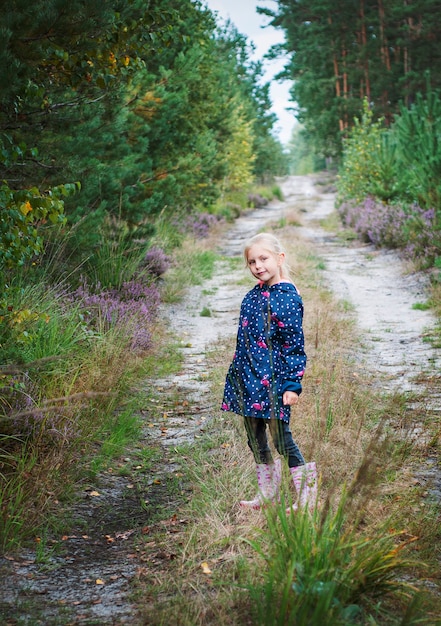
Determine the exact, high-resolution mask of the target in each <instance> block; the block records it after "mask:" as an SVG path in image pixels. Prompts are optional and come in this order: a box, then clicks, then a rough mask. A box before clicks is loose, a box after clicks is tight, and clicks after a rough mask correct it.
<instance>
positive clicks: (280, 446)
mask: <svg viewBox="0 0 441 626" xmlns="http://www.w3.org/2000/svg"><path fill="white" fill-rule="evenodd" d="M244 422H245V429H246V431H247V435H248V446H249V447H250V449H251V452H252V453H253V455H254V460H255V461H256V463H259V464H260V463H265V464H268V463H272V461H273V458H272V454H271V450H270V447H269V445H268V437H267V433H266V428H267V426H268V428H269V431H270V433H271V437H272V439H273V441H274V445H275V447H276V450H277V452H278V453H279V454H281V455H282V456H284V457H285V458H286V459H287V461H288V465H289V467H298V466H299V465H305V459H304V458H303V456H302V453H301V452H300V450H299V448H298V446H297V444H296V443H295V441H294V439H293V438H292V434H291V430H290V428H289V424H288V423H286V422H283V421H282V420H278V419H269V420H267V419H264V418H262V417H244Z"/></svg>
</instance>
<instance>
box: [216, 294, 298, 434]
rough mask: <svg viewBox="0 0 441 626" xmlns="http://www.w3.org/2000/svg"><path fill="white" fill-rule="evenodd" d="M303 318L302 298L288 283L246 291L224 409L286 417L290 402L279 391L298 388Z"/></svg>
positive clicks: (267, 416)
mask: <svg viewBox="0 0 441 626" xmlns="http://www.w3.org/2000/svg"><path fill="white" fill-rule="evenodd" d="M302 321H303V303H302V299H301V297H300V295H299V293H298V291H297V289H296V287H295V286H294V285H293V284H292V283H289V282H280V283H276V284H275V285H272V286H271V287H269V286H268V285H265V284H261V283H259V284H257V285H256V286H255V287H254V288H253V289H252V290H251V291H249V292H248V293H247V294H246V296H245V298H244V299H243V301H242V305H241V309H240V318H239V328H238V331H237V343H236V352H235V354H234V357H233V362H232V363H231V365H230V367H229V370H228V374H227V377H226V382H225V389H224V397H223V402H222V409H223V410H224V411H231V412H233V413H238V414H239V415H244V416H247V417H261V418H265V419H270V418H277V419H281V420H283V421H284V422H289V418H290V407H289V406H285V405H284V404H283V402H282V397H283V393H284V392H285V391H295V392H297V393H298V394H300V393H301V391H302V383H301V381H302V377H303V374H304V371H305V366H306V354H305V347H304V336H303V329H302Z"/></svg>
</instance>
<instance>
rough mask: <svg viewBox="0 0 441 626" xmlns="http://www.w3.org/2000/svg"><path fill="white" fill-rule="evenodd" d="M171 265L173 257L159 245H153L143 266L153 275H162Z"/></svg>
mask: <svg viewBox="0 0 441 626" xmlns="http://www.w3.org/2000/svg"><path fill="white" fill-rule="evenodd" d="M170 265H171V259H170V257H169V256H167V255H166V254H165V252H164V250H163V249H162V248H159V247H158V246H152V247H151V248H150V250H148V251H147V253H146V255H145V257H144V262H143V266H144V267H145V268H146V269H147V270H148V271H149V273H150V274H151V275H152V276H156V277H157V278H159V276H162V274H165V272H166V271H167V270H168V268H169V267H170Z"/></svg>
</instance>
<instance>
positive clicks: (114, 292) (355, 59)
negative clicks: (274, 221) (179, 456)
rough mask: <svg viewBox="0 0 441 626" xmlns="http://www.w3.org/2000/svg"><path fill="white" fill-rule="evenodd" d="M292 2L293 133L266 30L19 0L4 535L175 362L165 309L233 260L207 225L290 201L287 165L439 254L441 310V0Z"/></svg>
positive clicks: (12, 102)
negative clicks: (251, 36) (170, 358)
mask: <svg viewBox="0 0 441 626" xmlns="http://www.w3.org/2000/svg"><path fill="white" fill-rule="evenodd" d="M276 5H277V6H276V9H275V10H274V11H268V10H267V9H261V11H262V12H264V13H265V14H267V15H268V16H269V17H270V19H271V23H272V24H273V26H275V27H277V28H281V29H282V30H283V31H284V33H285V44H283V45H281V46H278V47H277V48H276V49H273V50H272V51H271V52H270V54H272V55H283V56H284V57H285V58H286V68H285V72H284V76H285V78H290V79H292V80H293V88H292V98H293V102H295V103H296V104H297V107H298V114H297V117H298V119H299V122H300V124H299V126H298V127H297V129H296V131H295V132H294V134H293V138H292V141H291V142H290V144H289V146H287V147H284V146H282V145H281V144H280V142H279V141H278V140H277V139H275V137H274V135H273V134H272V129H273V127H274V124H275V121H276V120H275V118H274V115H273V114H272V113H271V112H270V101H269V95H268V93H269V90H268V85H265V84H262V83H261V80H260V79H261V69H262V68H261V65H260V64H259V63H256V62H252V61H250V45H251V44H250V42H248V41H247V39H246V38H245V37H244V36H243V35H241V34H240V33H239V32H237V30H236V29H235V28H234V26H233V25H231V24H228V25H227V26H225V27H222V28H219V27H218V25H217V24H216V20H215V18H214V16H213V15H212V13H211V12H210V11H209V10H207V9H206V8H205V7H204V6H203V4H201V3H200V2H198V1H191V0H171V1H167V2H165V1H164V0H162V1H161V0H152V1H150V2H148V3H146V2H145V1H140V0H121V1H120V2H115V1H109V0H104V1H103V0H99V1H95V0H86V1H79V0H73V1H72V2H69V3H66V2H61V1H60V0H45V1H44V2H42V1H37V2H34V3H32V5H29V4H28V2H27V1H25V0H18V1H17V2H14V3H12V4H11V3H6V2H4V1H3V0H1V2H0V8H1V13H0V14H1V20H0V170H1V176H0V180H1V184H0V203H1V216H0V270H1V274H0V307H1V311H0V322H1V326H0V345H1V355H2V358H1V368H2V369H1V389H0V407H1V416H0V419H1V424H2V431H1V432H2V434H1V446H0V455H1V457H0V458H1V465H0V470H1V471H0V480H1V482H2V490H1V494H0V508H1V524H2V528H1V538H0V539H1V546H2V549H4V550H7V549H10V548H11V547H12V546H14V545H18V544H20V543H21V542H22V541H24V540H25V539H26V538H27V537H28V536H29V534H30V533H31V534H32V535H33V534H34V533H35V528H36V526H38V525H39V524H43V525H44V524H47V523H48V519H50V516H51V513H52V511H53V502H54V500H58V499H63V498H66V497H68V493H67V492H69V488H70V487H69V486H72V485H73V484H74V482H75V480H76V479H77V478H78V474H79V473H80V472H81V463H80V462H79V459H83V458H87V457H88V455H90V453H91V451H92V450H93V447H94V446H95V443H96V441H97V440H99V441H101V442H103V441H106V440H109V439H110V437H111V433H112V431H114V430H115V427H116V423H117V422H118V421H119V420H121V411H120V412H119V413H117V414H116V412H115V409H116V407H120V406H121V404H122V403H123V401H124V403H125V404H124V406H125V408H124V411H125V412H126V413H127V414H130V412H131V408H130V406H128V405H127V395H128V393H129V392H128V389H129V388H130V386H132V385H133V381H134V380H136V377H138V376H145V375H146V372H148V373H149V375H152V369H153V368H157V370H158V371H159V370H160V368H161V366H163V364H162V365H161V364H159V363H158V361H157V355H156V356H155V352H154V345H153V342H152V333H153V332H155V333H156V335H157V333H158V318H157V313H158V310H159V309H158V305H159V304H160V303H161V302H171V301H173V300H176V299H178V298H179V297H180V296H181V295H182V290H183V289H184V288H185V286H186V285H188V284H190V283H191V281H198V280H200V278H201V277H203V276H207V275H208V274H209V273H210V271H211V270H212V267H213V264H214V261H215V254H214V252H212V251H210V250H203V251H201V250H199V249H198V248H197V246H192V244H191V242H192V241H194V240H197V239H198V238H203V237H204V236H205V235H206V233H207V232H208V230H209V229H210V228H213V227H215V226H216V225H217V224H219V223H221V222H222V221H223V220H227V221H231V220H233V219H234V218H235V217H237V216H238V215H240V214H241V212H243V211H244V210H246V209H247V208H248V207H250V206H256V205H258V204H259V203H260V204H261V203H263V202H265V201H267V200H268V199H271V198H274V197H275V196H280V191H279V189H278V187H277V184H275V178H276V177H278V176H284V175H287V174H289V173H308V172H313V171H319V170H321V169H327V170H328V171H329V172H331V173H334V174H335V173H336V174H337V177H336V185H337V189H338V210H339V213H340V215H341V218H342V220H343V223H344V224H345V225H347V226H348V227H351V228H352V229H353V230H354V231H355V232H356V233H357V234H358V235H359V236H360V237H361V238H363V239H364V240H366V241H370V242H373V243H374V244H376V245H379V246H380V245H386V246H389V247H394V248H397V249H399V250H400V251H401V253H402V254H403V255H404V256H406V257H407V258H408V259H410V260H411V261H412V262H413V263H415V264H416V266H417V267H418V268H419V269H424V270H425V271H427V272H428V274H429V275H430V278H431V282H432V299H431V301H430V302H429V303H428V306H433V307H435V309H436V310H437V311H438V313H439V311H440V305H439V285H440V283H441V278H440V270H441V253H440V232H441V222H440V215H441V149H440V147H439V144H440V140H441V100H440V97H439V88H440V86H441V49H440V46H439V44H438V41H439V39H440V32H439V30H440V29H441V7H440V6H439V4H438V3H436V2H435V1H432V0H424V1H420V2H418V3H402V2H399V1H398V0H392V1H391V2H388V3H383V2H381V1H379V0H377V1H375V2H374V1H372V2H371V1H365V0H360V1H359V2H357V3H355V4H354V3H353V2H349V1H346V0H344V1H343V2H340V3H339V9H338V11H335V7H334V3H332V2H328V1H327V0H320V1H316V0H312V1H308V2H306V1H303V0H301V1H299V2H295V3H294V2H291V1H288V0H278V1H277V2H276ZM189 242H190V243H189ZM184 259H185V263H183V261H184ZM183 265H184V267H183ZM164 276H168V277H170V276H171V277H172V280H167V281H164V280H163V278H164ZM164 341H165V339H164ZM155 359H156V360H155ZM124 411H123V412H124Z"/></svg>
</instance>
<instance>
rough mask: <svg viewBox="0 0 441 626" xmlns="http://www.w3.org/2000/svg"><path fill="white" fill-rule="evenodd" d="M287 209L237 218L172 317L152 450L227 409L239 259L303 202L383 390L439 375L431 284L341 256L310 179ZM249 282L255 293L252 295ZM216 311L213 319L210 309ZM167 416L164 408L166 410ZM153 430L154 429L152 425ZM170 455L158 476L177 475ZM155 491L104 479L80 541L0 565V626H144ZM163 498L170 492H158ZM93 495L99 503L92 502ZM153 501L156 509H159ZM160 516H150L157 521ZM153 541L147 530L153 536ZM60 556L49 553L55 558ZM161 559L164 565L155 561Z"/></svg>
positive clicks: (84, 512)
mask: <svg viewBox="0 0 441 626" xmlns="http://www.w3.org/2000/svg"><path fill="white" fill-rule="evenodd" d="M281 185H282V188H283V191H284V195H285V201H284V202H273V203H272V204H271V205H270V206H267V207H265V208H261V209H255V210H253V211H250V212H249V213H248V214H247V215H245V216H243V217H241V218H239V219H238V220H236V222H235V223H234V225H233V226H232V227H231V229H230V230H229V232H228V235H226V236H224V237H223V241H222V242H220V243H219V248H218V250H217V251H218V252H219V253H220V254H221V255H223V256H224V257H226V259H225V260H221V261H220V262H219V263H218V266H217V270H216V272H215V276H214V278H213V279H212V280H210V281H206V282H205V283H204V284H203V285H201V286H199V287H193V288H191V290H190V291H189V293H188V295H187V296H186V298H185V299H184V300H183V301H182V302H180V303H179V304H175V305H170V306H167V307H163V310H162V313H163V315H164V316H166V319H169V320H170V323H171V324H172V326H173V328H174V330H175V332H176V334H177V335H178V337H179V339H180V341H181V344H182V351H183V355H184V364H183V368H182V371H181V372H179V373H178V374H177V375H174V376H170V377H167V378H164V379H162V380H156V381H154V383H152V381H147V382H148V384H149V385H151V384H154V385H155V386H156V390H157V392H158V394H160V393H161V390H163V389H165V390H166V394H167V397H175V398H176V399H177V402H176V403H175V404H174V405H173V406H171V407H169V408H168V407H164V408H163V407H161V411H163V412H162V413H161V411H159V410H158V411H157V413H158V415H159V414H161V415H160V417H158V418H157V419H156V420H153V421H151V420H152V417H151V416H149V417H148V418H147V420H149V422H150V423H149V424H146V429H145V431H146V432H145V441H144V445H148V442H149V441H150V442H151V441H154V442H155V443H159V444H160V445H161V446H162V447H163V449H164V451H170V450H171V449H172V447H174V446H176V445H179V444H181V443H191V442H193V441H194V440H195V439H196V438H197V437H198V436H200V435H201V433H202V432H203V430H204V427H205V426H206V424H207V422H208V421H209V420H210V417H211V414H212V412H213V410H214V409H217V408H218V399H213V398H212V397H211V395H210V393H209V386H208V382H207V375H208V364H207V360H206V356H205V354H206V351H207V350H211V349H212V348H213V347H214V346H216V344H217V343H218V342H222V340H223V337H225V336H228V337H231V336H232V335H233V334H235V332H236V326H237V319H238V314H239V307H240V302H241V300H242V297H243V295H244V289H232V288H231V285H232V284H234V282H235V280H236V279H241V278H242V277H243V276H245V275H246V271H244V268H243V267H241V266H240V264H237V265H235V267H236V268H237V269H234V270H232V269H231V266H232V264H231V263H229V262H228V260H227V259H228V258H230V257H239V256H241V254H242V248H243V244H244V242H245V241H246V240H247V239H248V238H249V237H250V236H252V235H254V234H255V233H256V232H258V230H259V229H261V228H262V227H263V226H264V225H265V224H267V223H268V222H269V221H277V220H280V219H281V218H283V217H284V215H285V212H286V211H287V210H288V207H290V206H292V205H293V204H295V203H297V202H299V203H301V207H302V209H301V210H302V215H303V226H301V227H299V233H300V234H301V235H302V236H303V237H305V239H309V240H310V241H311V242H312V243H313V244H314V247H315V248H316V249H317V250H318V253H319V254H320V256H321V257H322V258H323V260H324V262H325V264H326V270H325V271H324V273H323V276H324V281H325V282H326V283H327V284H328V286H329V288H330V289H331V290H332V291H333V292H334V293H335V294H336V295H337V297H339V298H341V299H343V300H347V301H348V302H350V303H351V306H352V307H353V309H354V315H355V316H356V317H357V319H358V324H359V328H360V333H361V334H362V335H363V344H364V354H363V355H362V357H363V358H364V359H365V360H366V362H367V363H368V364H369V369H372V368H376V369H377V371H378V372H379V373H382V374H384V373H386V374H387V377H386V380H385V382H384V389H385V390H386V389H387V390H394V389H397V390H399V391H403V390H406V391H407V390H409V391H411V390H415V389H416V388H417V387H418V382H417V379H416V375H417V374H419V373H421V371H427V372H430V371H433V369H434V368H435V367H437V368H438V367H439V365H440V355H439V354H438V353H435V352H434V351H433V350H431V348H430V347H429V345H428V344H426V343H424V341H423V338H424V333H425V332H426V329H427V328H430V326H431V325H433V324H434V320H433V318H432V317H431V314H430V312H428V311H425V312H422V311H416V310H414V309H412V305H413V304H415V303H416V302H421V301H424V300H425V293H424V289H425V283H424V281H423V280H422V278H421V277H420V276H418V275H409V276H404V275H403V274H402V267H401V263H400V261H399V259H398V257H397V256H396V255H394V254H392V253H390V252H378V251H376V250H374V249H373V248H372V247H369V246H364V245H361V244H353V245H351V246H341V245H339V243H338V241H337V240H336V238H335V237H333V235H332V234H331V235H330V234H329V233H326V232H324V231H323V230H322V229H320V228H319V227H318V226H317V220H319V219H322V218H324V217H326V216H327V215H328V214H329V213H330V212H331V211H332V210H333V204H334V195H333V194H332V193H327V192H323V190H320V189H319V188H318V187H314V184H313V180H312V179H311V178H309V177H301V176H299V177H290V178H288V179H286V180H285V181H283V182H282V183H281ZM251 284H252V283H251V279H250V287H251ZM204 308H206V309H209V310H210V311H211V315H210V316H209V317H204V316H201V312H202V310H203V309H204ZM158 407H159V405H158ZM147 420H146V421H147ZM175 470H176V468H175V466H174V465H173V463H172V461H171V460H170V458H169V456H167V455H166V454H164V459H163V460H162V461H161V462H160V463H159V464H158V467H157V468H155V471H156V472H161V471H162V472H163V473H166V472H173V471H175ZM416 480H419V481H421V482H422V484H424V485H426V484H427V487H428V489H437V490H438V496H439V489H440V483H441V481H440V472H439V467H438V465H437V462H436V460H434V459H428V460H427V467H425V468H424V469H422V472H421V475H419V476H418V477H416ZM148 488H149V490H150V491H149V492H148V493H147V494H140V493H138V492H137V490H136V489H134V486H133V485H131V484H130V478H125V477H121V476H120V477H116V476H114V475H112V474H108V473H107V474H106V473H104V474H103V475H101V476H100V477H99V479H98V481H97V484H96V485H94V486H93V489H90V490H89V491H85V492H84V494H83V500H82V502H81V503H80V505H79V506H78V507H77V510H76V511H75V512H74V514H75V516H76V517H78V519H79V520H80V521H81V524H80V525H79V528H78V531H76V532H75V533H73V534H72V535H71V536H69V537H66V538H64V539H61V538H58V540H57V542H56V543H55V544H53V546H52V545H51V544H49V545H48V550H47V551H46V552H47V554H46V556H45V559H44V562H43V563H37V562H36V552H35V551H33V552H31V551H26V552H23V553H22V554H20V555H19V556H17V557H15V560H13V559H12V557H11V558H3V559H2V560H1V561H0V577H1V585H0V617H1V618H2V619H3V621H2V622H1V623H2V624H5V625H8V626H13V625H17V624H20V625H21V624H32V625H35V624H44V625H45V626H48V625H58V624H60V625H61V624H65V625H66V624H79V625H80V624H84V625H86V624H88V625H92V624H96V625H100V626H107V625H115V626H116V625H120V624H121V625H122V624H131V625H133V626H135V625H137V624H138V623H139V622H137V617H136V605H135V604H133V602H132V600H131V595H130V594H131V591H132V588H131V581H132V579H133V578H134V577H135V576H136V572H137V569H138V567H139V566H140V563H139V560H138V555H137V554H136V553H135V552H134V548H133V537H135V536H136V534H137V533H140V532H144V531H145V527H146V525H147V524H148V523H149V508H148V506H147V507H146V508H145V510H142V509H140V503H139V500H140V498H143V497H146V499H148V500H150V501H151V506H152V507H153V508H154V506H160V505H161V502H165V501H166V500H167V498H168V494H167V493H166V491H165V488H164V487H163V485H161V481H159V483H158V484H156V483H155V481H154V480H153V479H152V480H150V481H149V482H148ZM161 490H164V491H161ZM93 491H95V492H97V493H99V495H98V496H93V495H91V494H92V492H93ZM155 503H156V504H155ZM153 508H152V511H153ZM146 532H148V530H147V531H146ZM52 547H53V548H54V550H55V548H56V551H54V553H51V548H52ZM158 558H159V557H158Z"/></svg>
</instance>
